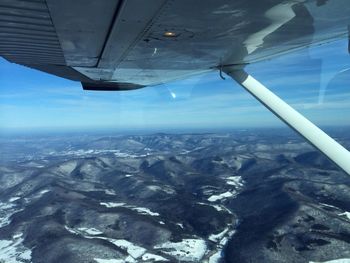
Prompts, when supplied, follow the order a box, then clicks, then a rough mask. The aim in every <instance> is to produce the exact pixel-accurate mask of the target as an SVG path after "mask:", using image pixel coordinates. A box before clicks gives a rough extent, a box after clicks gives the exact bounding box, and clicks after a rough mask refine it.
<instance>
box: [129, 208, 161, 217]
mask: <svg viewBox="0 0 350 263" xmlns="http://www.w3.org/2000/svg"><path fill="white" fill-rule="evenodd" d="M131 209H132V210H135V211H137V212H138V213H140V214H142V215H150V216H160V215H159V213H155V212H152V211H151V210H149V209H148V208H145V207H131Z"/></svg>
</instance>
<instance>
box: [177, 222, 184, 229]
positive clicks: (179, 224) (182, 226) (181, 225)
mask: <svg viewBox="0 0 350 263" xmlns="http://www.w3.org/2000/svg"><path fill="white" fill-rule="evenodd" d="M176 225H178V226H179V227H181V228H182V229H184V225H183V224H181V223H176Z"/></svg>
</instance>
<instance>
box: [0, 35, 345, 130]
mask: <svg viewBox="0 0 350 263" xmlns="http://www.w3.org/2000/svg"><path fill="white" fill-rule="evenodd" d="M348 68H350V55H349V54H348V53H347V41H345V40H342V41H337V42H333V43H330V44H326V45H322V46H317V47H313V48H310V49H309V50H303V51H298V52H294V53H292V54H288V55H284V56H281V57H278V58H275V59H272V60H269V61H265V62H261V63H256V64H252V65H249V66H248V67H247V68H246V70H247V72H248V73H250V74H252V75H253V76H254V77H255V78H256V79H258V80H260V81H261V82H262V83H264V84H265V85H266V86H268V87H269V88H270V89H271V90H273V91H274V92H276V93H277V94H278V95H279V96H281V97H282V98H283V99H285V100H286V101H288V102H289V103H291V104H292V105H293V106H294V107H295V108H296V109H297V110H298V111H300V112H302V113H303V114H305V115H306V116H307V117H308V118H309V119H310V120H312V121H314V122H315V123H316V124H318V125H321V126H338V125H350V86H349V85H350V84H349V81H350V71H349V72H346V69H348ZM344 70H345V71H344ZM341 71H344V73H340V75H339V72H341ZM321 72H322V74H320V73H321ZM337 74H338V76H337ZM335 76H337V77H335ZM283 125H284V124H283V123H282V122H281V121H280V120H279V119H277V118H276V117H275V116H274V115H273V114H272V113H270V112H269V111H268V110H266V109H265V108H264V107H263V106H261V105H260V104H259V103H258V102H257V101H256V100H255V99H253V98H252V97H251V95H249V94H248V93H247V92H245V91H244V90H243V89H242V88H241V87H240V86H239V85H237V84H236V83H234V81H232V80H231V79H229V78H227V79H226V80H222V79H221V78H220V77H219V74H218V72H213V73H210V74H206V75H201V76H196V77H192V78H189V79H186V80H181V81H176V82H173V83H169V84H166V85H161V86H155V87H147V88H144V89H140V90H135V91H127V92H94V91H83V90H82V88H81V86H80V83H78V82H73V81H68V80H65V79H62V78H59V77H55V76H52V75H49V74H46V73H42V72H39V71H36V70H32V69H29V68H26V67H23V66H19V65H16V64H11V63H8V62H7V61H5V60H3V59H0V131H6V130H10V129H17V130H35V129H37V130H41V129H53V130H65V129H67V130H71V129H78V130H79V129H80V130H88V129H105V128H108V129H120V130H122V129H129V130H130V129H131V130H132V129H141V130H146V129H151V130H152V129H154V130H157V131H161V130H171V129H180V130H181V129H208V128H214V129H220V128H242V127H280V126H283Z"/></svg>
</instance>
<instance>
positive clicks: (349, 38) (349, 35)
mask: <svg viewBox="0 0 350 263" xmlns="http://www.w3.org/2000/svg"><path fill="white" fill-rule="evenodd" d="M348 53H349V54H350V25H348Z"/></svg>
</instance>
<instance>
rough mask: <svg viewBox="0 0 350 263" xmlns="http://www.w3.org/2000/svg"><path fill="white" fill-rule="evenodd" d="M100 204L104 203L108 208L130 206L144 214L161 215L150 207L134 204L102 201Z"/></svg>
mask: <svg viewBox="0 0 350 263" xmlns="http://www.w3.org/2000/svg"><path fill="white" fill-rule="evenodd" d="M100 205H103V206H105V207H108V208H113V207H125V208H129V209H131V210H134V211H136V212H138V213H139V214H142V215H150V216H160V214H159V213H156V212H152V211H151V210H150V209H148V208H146V207H136V206H132V205H126V204H125V203H113V202H101V203H100Z"/></svg>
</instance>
